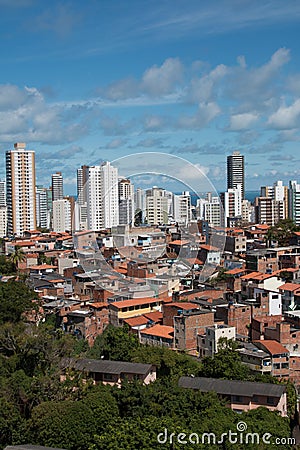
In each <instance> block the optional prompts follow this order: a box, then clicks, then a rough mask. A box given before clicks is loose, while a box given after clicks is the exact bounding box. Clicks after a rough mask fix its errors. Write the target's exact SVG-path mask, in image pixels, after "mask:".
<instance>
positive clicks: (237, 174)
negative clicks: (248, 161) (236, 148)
mask: <svg viewBox="0 0 300 450" xmlns="http://www.w3.org/2000/svg"><path fill="white" fill-rule="evenodd" d="M238 184H240V185H241V187H242V200H243V199H244V198H245V169H244V156H243V155H241V154H240V152H233V153H232V155H229V156H227V189H235V188H236V187H237V185H238Z"/></svg>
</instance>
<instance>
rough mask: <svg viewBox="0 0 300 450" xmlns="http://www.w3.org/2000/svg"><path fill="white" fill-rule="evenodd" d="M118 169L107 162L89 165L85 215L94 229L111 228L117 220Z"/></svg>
mask: <svg viewBox="0 0 300 450" xmlns="http://www.w3.org/2000/svg"><path fill="white" fill-rule="evenodd" d="M118 197H119V196H118V169H117V168H116V167H113V166H111V165H110V163H109V162H105V163H103V164H102V165H101V166H92V167H89V179H88V198H87V216H88V228H89V229H91V230H94V231H97V230H100V229H103V228H111V227H114V226H117V225H118V222H119V202H118Z"/></svg>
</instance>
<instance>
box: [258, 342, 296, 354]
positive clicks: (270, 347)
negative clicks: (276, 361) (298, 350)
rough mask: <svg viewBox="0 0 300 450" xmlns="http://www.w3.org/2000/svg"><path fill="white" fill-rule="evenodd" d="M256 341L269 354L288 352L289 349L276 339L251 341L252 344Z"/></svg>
mask: <svg viewBox="0 0 300 450" xmlns="http://www.w3.org/2000/svg"><path fill="white" fill-rule="evenodd" d="M256 342H259V343H260V345H261V346H263V347H264V348H265V349H266V350H267V352H269V353H271V355H277V354H281V353H289V351H288V350H287V349H286V348H285V347H284V346H283V345H282V344H280V343H279V342H277V341H274V340H263V341H253V343H254V344H255V343H256Z"/></svg>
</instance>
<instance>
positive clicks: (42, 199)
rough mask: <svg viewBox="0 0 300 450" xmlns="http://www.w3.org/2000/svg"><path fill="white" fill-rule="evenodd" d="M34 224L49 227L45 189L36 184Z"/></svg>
mask: <svg viewBox="0 0 300 450" xmlns="http://www.w3.org/2000/svg"><path fill="white" fill-rule="evenodd" d="M35 195H36V224H37V226H38V227H41V228H48V227H49V217H48V208H47V189H46V188H44V187H43V186H36V188H35Z"/></svg>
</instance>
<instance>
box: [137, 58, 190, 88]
mask: <svg viewBox="0 0 300 450" xmlns="http://www.w3.org/2000/svg"><path fill="white" fill-rule="evenodd" d="M182 75H183V65H182V63H181V62H180V60H179V59H178V58H168V59H166V60H165V62H164V63H163V64H162V65H161V66H160V67H158V66H156V65H155V66H152V67H150V68H149V69H147V70H146V71H145V72H144V75H143V77H142V82H141V89H142V91H144V92H146V93H148V94H151V95H154V96H157V95H165V94H169V93H170V92H173V90H174V88H176V86H177V85H178V84H179V83H180V81H181V80H182Z"/></svg>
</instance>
